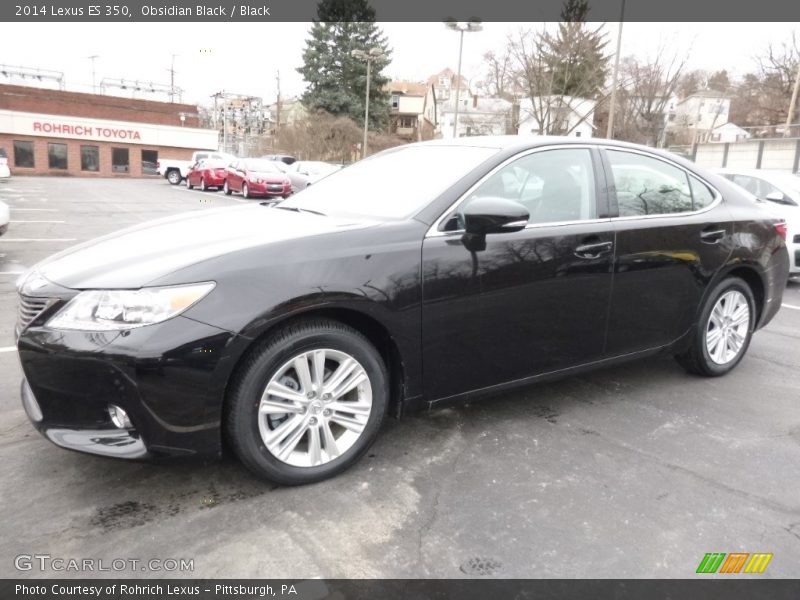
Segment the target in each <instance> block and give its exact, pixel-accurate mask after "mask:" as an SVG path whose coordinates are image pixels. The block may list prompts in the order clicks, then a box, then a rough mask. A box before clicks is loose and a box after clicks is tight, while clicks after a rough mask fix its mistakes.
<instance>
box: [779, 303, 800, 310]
mask: <svg viewBox="0 0 800 600" xmlns="http://www.w3.org/2000/svg"><path fill="white" fill-rule="evenodd" d="M781 306H782V307H783V308H791V309H792V310H800V306H795V305H794V304H781Z"/></svg>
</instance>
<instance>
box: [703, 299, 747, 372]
mask: <svg viewBox="0 0 800 600" xmlns="http://www.w3.org/2000/svg"><path fill="white" fill-rule="evenodd" d="M749 328H750V305H749V303H748V302H747V298H745V296H744V294H742V293H741V292H739V291H737V290H729V291H727V292H725V293H724V294H722V296H720V297H719V299H718V300H717V302H716V304H715V305H714V309H713V310H712V311H711V314H710V315H709V317H708V323H707V324H706V336H705V337H706V350H707V351H708V356H709V358H711V360H712V361H713V362H714V363H716V364H718V365H726V364H728V363H729V362H731V361H732V360H734V359H735V358H736V357H737V356H738V355H739V353H740V352H741V350H742V347H743V346H744V343H745V341H746V340H747V334H748V331H749Z"/></svg>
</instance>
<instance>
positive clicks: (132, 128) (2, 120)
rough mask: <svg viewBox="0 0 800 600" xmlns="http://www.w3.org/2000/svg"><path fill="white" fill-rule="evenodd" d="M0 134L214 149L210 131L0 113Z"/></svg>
mask: <svg viewBox="0 0 800 600" xmlns="http://www.w3.org/2000/svg"><path fill="white" fill-rule="evenodd" d="M0 133H8V134H14V135H20V136H38V137H48V138H69V139H81V140H94V141H98V142H119V143H124V144H142V145H146V146H164V147H171V148H195V149H196V148H216V147H217V141H218V133H217V131H216V130H214V129H199V128H196V127H175V126H172V125H157V124H152V123H133V122H130V121H110V120H105V119H87V118H84V117H66V116H62V115H45V114H41V113H26V112H17V111H12V110H0Z"/></svg>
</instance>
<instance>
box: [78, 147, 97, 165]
mask: <svg viewBox="0 0 800 600" xmlns="http://www.w3.org/2000/svg"><path fill="white" fill-rule="evenodd" d="M99 170H100V148H98V147H97V146H81V171H99Z"/></svg>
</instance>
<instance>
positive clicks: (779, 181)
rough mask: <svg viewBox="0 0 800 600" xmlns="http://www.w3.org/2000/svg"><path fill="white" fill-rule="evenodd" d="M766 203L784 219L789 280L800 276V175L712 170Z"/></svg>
mask: <svg viewBox="0 0 800 600" xmlns="http://www.w3.org/2000/svg"><path fill="white" fill-rule="evenodd" d="M714 171H715V172H716V173H718V174H719V175H722V176H723V177H725V178H726V179H729V180H731V181H732V182H733V183H735V184H736V185H739V186H741V187H743V188H744V189H746V190H747V191H748V192H750V193H751V194H753V195H754V196H755V197H756V198H758V199H759V200H763V201H764V202H766V203H767V205H768V207H769V209H770V211H771V212H772V213H774V214H775V215H777V216H779V217H782V218H783V219H785V220H786V248H787V249H788V250H789V277H800V175H793V174H791V173H786V172H785V171H768V170H761V169H730V168H728V169H714Z"/></svg>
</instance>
